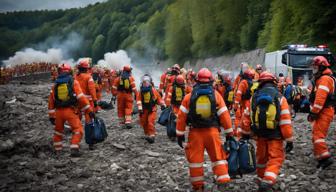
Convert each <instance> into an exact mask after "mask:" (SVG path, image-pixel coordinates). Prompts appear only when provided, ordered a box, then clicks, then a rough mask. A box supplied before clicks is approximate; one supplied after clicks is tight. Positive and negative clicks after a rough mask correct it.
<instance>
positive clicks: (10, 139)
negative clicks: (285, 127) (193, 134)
mask: <svg viewBox="0 0 336 192" xmlns="http://www.w3.org/2000/svg"><path fill="white" fill-rule="evenodd" d="M50 86H51V84H50V83H46V82H36V83H34V84H31V83H29V82H18V81H16V82H12V83H10V84H8V85H1V86H0V114H1V115H0V122H1V123H0V191H79V190H80V191H190V188H191V186H190V183H189V180H188V168H187V166H186V165H187V163H186V160H185V157H184V152H183V150H181V149H180V148H179V147H178V145H177V144H175V143H172V142H171V141H170V140H169V139H168V138H167V136H166V132H165V129H164V127H162V126H159V125H157V130H158V136H157V138H156V142H155V143H154V144H148V143H147V142H146V141H145V140H144V138H143V130H142V128H141V127H139V126H138V125H135V126H134V128H133V129H130V130H125V129H122V128H120V127H119V126H118V123H117V114H116V111H115V110H110V111H102V112H100V113H99V114H98V116H99V117H102V118H104V119H105V122H106V125H107V129H108V134H109V137H108V138H107V140H106V141H105V142H103V143H100V144H98V145H97V149H96V150H94V151H89V150H88V147H87V145H86V144H85V143H84V141H82V144H81V151H82V153H83V155H82V156H81V157H80V158H70V157H69V154H70V153H69V147H66V148H65V149H64V152H63V154H62V155H61V156H58V157H57V156H55V155H54V154H53V152H52V134H53V127H52V126H51V125H50V123H49V121H48V114H47V100H48V93H49V90H50ZM105 99H106V100H107V99H109V98H108V96H105ZM305 117H306V115H305V114H298V116H297V117H296V119H295V120H294V128H295V138H296V142H295V149H294V153H292V154H289V155H287V157H286V160H285V163H284V166H283V169H282V170H281V174H280V176H279V179H278V183H277V184H276V186H275V187H274V190H275V191H300V192H301V191H314V192H315V191H324V192H326V191H336V181H335V179H334V177H335V176H336V163H335V164H334V165H332V166H331V167H330V168H329V169H328V170H325V171H320V170H317V169H316V162H315V160H314V159H313V154H312V143H311V126H310V125H309V123H308V122H307V121H306V120H305ZM134 118H135V119H137V116H134ZM136 122H137V120H135V123H136ZM331 127H332V128H331V129H330V133H329V137H328V144H329V146H330V148H331V152H332V153H333V154H335V140H336V134H335V121H334V122H333V124H332V126H331ZM70 136H71V134H67V139H66V141H65V143H66V144H67V146H69V138H70ZM207 159H208V158H207ZM210 169H211V165H210V162H209V161H207V163H206V164H205V173H206V175H207V177H206V178H207V185H206V189H207V191H216V189H215V186H214V184H213V179H212V174H211V172H210ZM254 178H255V175H245V176H244V177H243V178H242V179H236V180H233V181H232V182H231V184H230V186H229V188H230V189H229V191H256V185H255V183H254Z"/></svg>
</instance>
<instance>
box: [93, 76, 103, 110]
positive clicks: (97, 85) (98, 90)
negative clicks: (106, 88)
mask: <svg viewBox="0 0 336 192" xmlns="http://www.w3.org/2000/svg"><path fill="white" fill-rule="evenodd" d="M92 79H93V81H94V83H95V88H96V96H97V102H99V101H101V99H102V95H103V83H102V79H101V76H100V74H99V73H98V72H97V73H92ZM100 109H101V108H100V107H99V106H97V107H95V109H94V111H95V112H97V111H99V110H100Z"/></svg>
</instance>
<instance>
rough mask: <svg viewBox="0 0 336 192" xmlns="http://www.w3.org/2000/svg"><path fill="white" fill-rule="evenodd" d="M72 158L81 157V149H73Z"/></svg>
mask: <svg viewBox="0 0 336 192" xmlns="http://www.w3.org/2000/svg"><path fill="white" fill-rule="evenodd" d="M70 156H71V157H80V156H81V153H80V152H79V149H71V153H70Z"/></svg>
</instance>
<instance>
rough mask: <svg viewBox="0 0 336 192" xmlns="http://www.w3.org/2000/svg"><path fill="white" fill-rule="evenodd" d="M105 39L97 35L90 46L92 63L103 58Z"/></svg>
mask: <svg viewBox="0 0 336 192" xmlns="http://www.w3.org/2000/svg"><path fill="white" fill-rule="evenodd" d="M104 46H105V37H104V35H101V34H100V35H98V36H97V37H96V39H95V41H94V42H93V44H92V59H93V62H97V61H98V60H99V59H101V58H103V56H104V53H105V51H104Z"/></svg>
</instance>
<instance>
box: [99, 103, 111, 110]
mask: <svg viewBox="0 0 336 192" xmlns="http://www.w3.org/2000/svg"><path fill="white" fill-rule="evenodd" d="M98 106H100V107H101V108H102V109H105V110H109V109H113V105H112V103H108V102H106V101H99V102H98Z"/></svg>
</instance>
